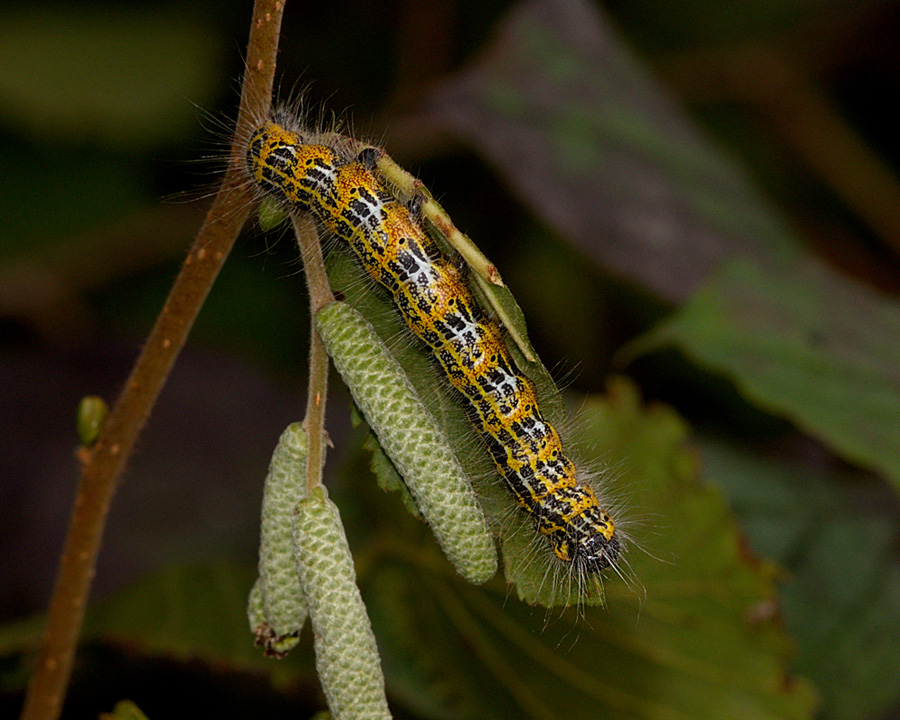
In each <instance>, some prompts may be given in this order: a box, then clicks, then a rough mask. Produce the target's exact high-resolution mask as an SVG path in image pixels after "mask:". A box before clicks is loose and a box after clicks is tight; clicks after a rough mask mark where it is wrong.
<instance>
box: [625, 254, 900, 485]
mask: <svg viewBox="0 0 900 720" xmlns="http://www.w3.org/2000/svg"><path fill="white" fill-rule="evenodd" d="M898 338H900V304H898V303H897V302H896V301H893V300H890V299H888V298H886V297H880V296H877V295H876V294H875V293H873V292H872V291H871V290H869V289H867V288H865V287H863V286H862V285H859V284H857V283H854V282H852V281H850V280H847V279H846V278H843V277H841V276H839V275H838V274H836V273H835V272H834V271H832V270H831V269H830V268H828V267H826V266H824V265H821V264H819V263H818V262H816V261H814V260H812V259H809V258H806V259H800V260H796V261H794V262H788V261H783V262H781V263H779V264H777V265H772V266H768V267H766V268H762V267H759V266H756V265H753V264H750V263H747V262H736V263H734V264H732V265H731V266H729V267H727V268H726V269H725V270H724V271H723V272H722V273H721V274H719V275H718V276H717V277H716V278H714V279H713V280H712V281H711V282H710V283H709V284H708V285H707V286H705V287H704V288H703V289H702V290H700V291H699V292H698V293H697V294H696V295H695V296H694V297H693V298H692V299H691V301H690V302H689V303H687V304H686V305H685V306H684V307H683V308H681V309H680V310H679V311H678V312H677V313H676V314H675V315H674V316H673V317H671V318H670V319H669V320H667V321H666V322H665V323H663V324H662V325H661V326H659V327H657V328H656V329H655V330H653V331H651V332H650V333H649V334H647V335H645V336H644V337H643V338H641V339H639V340H638V341H637V342H636V343H635V344H634V345H633V346H632V347H631V349H630V354H631V355H634V354H639V353H644V352H648V351H651V350H656V349H658V348H661V347H664V346H672V347H675V348H677V349H678V350H680V351H681V352H683V353H684V354H685V355H686V356H687V357H688V358H690V359H691V360H693V361H694V362H696V363H697V364H699V365H702V366H703V367H705V368H707V369H709V370H712V371H714V372H717V373H721V374H724V375H725V376H727V377H728V378H729V379H731V380H732V381H733V382H734V383H735V384H736V385H737V387H738V389H739V390H740V391H741V392H742V393H743V394H744V395H745V396H746V397H747V398H748V399H749V400H750V401H751V402H753V403H754V404H756V405H758V406H759V407H761V408H763V409H765V410H767V411H769V412H771V413H773V414H776V415H780V416H783V417H786V418H788V419H790V420H791V421H792V422H794V423H795V424H796V425H797V426H798V427H799V428H800V429H802V430H803V431H804V432H806V433H808V434H810V435H812V436H813V437H815V438H817V439H819V440H820V441H822V442H823V443H825V444H826V445H828V446H829V447H830V448H832V449H833V450H834V451H835V452H837V453H839V454H841V455H843V456H844V457H845V458H847V459H848V460H850V461H851V462H854V463H856V464H858V465H860V466H861V467H865V468H869V469H872V470H875V471H877V472H881V473H884V474H885V475H886V476H887V477H888V478H889V479H890V480H891V481H892V482H893V483H894V485H895V487H897V488H898V489H900V371H898V368H900V341H898Z"/></svg>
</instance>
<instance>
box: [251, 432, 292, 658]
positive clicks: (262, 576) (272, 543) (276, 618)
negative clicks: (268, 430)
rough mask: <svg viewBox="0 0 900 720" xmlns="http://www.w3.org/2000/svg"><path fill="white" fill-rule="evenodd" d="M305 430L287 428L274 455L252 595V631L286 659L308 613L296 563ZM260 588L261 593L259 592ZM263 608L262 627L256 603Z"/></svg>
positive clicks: (270, 651)
mask: <svg viewBox="0 0 900 720" xmlns="http://www.w3.org/2000/svg"><path fill="white" fill-rule="evenodd" d="M306 454H307V437H306V431H305V430H304V429H303V426H302V425H301V424H300V423H293V424H291V425H289V426H288V427H287V429H286V430H285V431H284V432H283V433H282V435H281V437H280V438H279V440H278V445H277V446H276V448H275V451H274V452H273V453H272V461H271V463H270V465H269V474H268V475H267V476H266V484H265V489H264V491H263V503H262V518H261V523H260V539H259V580H258V581H257V584H256V585H255V586H254V591H255V592H256V593H257V596H254V592H251V595H250V605H249V608H248V615H249V617H250V619H251V629H252V630H253V632H254V633H256V636H257V644H259V645H261V646H262V647H263V648H264V650H265V652H266V654H267V655H273V656H275V657H283V656H284V655H285V654H287V652H288V651H289V650H290V649H291V648H292V647H294V646H295V645H296V644H297V643H298V642H299V635H300V630H301V629H302V627H303V624H304V623H305V622H306V617H307V610H306V603H305V602H304V599H303V592H302V590H301V588H300V578H299V577H298V576H297V568H296V564H295V562H294V550H293V540H292V524H293V514H294V507H295V506H296V505H297V503H298V502H299V501H300V500H301V499H303V498H304V497H306ZM257 588H258V590H257ZM260 602H261V603H262V608H261V609H262V621H263V622H262V623H261V624H260V623H259V622H257V623H254V618H256V619H257V620H258V619H259V615H260V613H259V611H258V610H256V609H254V603H260Z"/></svg>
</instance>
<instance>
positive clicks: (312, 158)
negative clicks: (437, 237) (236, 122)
mask: <svg viewBox="0 0 900 720" xmlns="http://www.w3.org/2000/svg"><path fill="white" fill-rule="evenodd" d="M335 137H339V136H334V135H333V134H328V135H320V136H315V135H308V134H306V133H303V132H296V131H294V130H292V129H289V128H288V127H286V126H285V124H283V123H281V122H276V121H268V122H265V123H262V124H261V125H260V127H258V129H257V130H256V131H255V132H254V133H253V134H252V136H251V138H250V140H249V143H248V144H247V154H246V162H247V168H248V171H249V173H250V176H251V177H252V179H253V181H254V182H255V183H256V184H257V185H258V187H259V188H260V189H261V190H262V191H264V192H265V193H268V194H270V195H272V196H273V197H275V198H277V199H278V200H280V201H281V202H282V203H284V204H285V205H286V206H288V207H289V208H291V209H293V210H300V211H305V212H309V213H311V214H312V215H313V216H314V217H315V218H316V219H317V220H318V221H319V222H320V223H321V224H322V225H323V226H324V227H326V228H327V229H328V230H329V231H330V232H331V233H333V234H334V235H335V236H336V237H337V238H339V239H340V240H342V241H344V242H346V244H347V245H348V246H349V248H350V250H351V251H352V253H353V254H354V255H355V256H356V258H357V260H358V261H359V262H360V263H361V265H362V266H363V268H364V269H365V270H366V272H367V273H368V274H369V275H370V276H371V277H372V278H373V279H374V280H375V281H376V282H378V283H379V284H380V285H381V286H383V287H384V288H385V289H386V290H387V291H388V292H389V293H390V295H391V297H392V298H393V301H394V304H395V306H396V308H397V310H398V311H399V314H400V316H401V317H402V319H403V321H404V323H405V324H406V326H407V327H408V328H409V330H410V331H411V332H412V333H413V335H415V336H416V337H417V338H418V339H419V340H420V341H422V342H423V343H424V344H425V345H426V346H427V347H428V348H430V350H431V353H432V355H433V357H434V359H435V360H436V362H437V365H439V366H440V368H441V369H442V371H443V373H444V375H445V377H446V379H447V380H448V381H449V383H450V384H451V386H452V387H453V388H455V390H456V391H458V394H459V395H460V396H461V397H462V398H463V402H464V405H465V406H466V409H467V413H468V415H469V417H470V419H471V421H472V423H473V425H474V426H475V428H476V430H477V431H478V434H479V435H480V436H481V437H482V438H483V440H484V442H485V444H486V445H487V447H488V450H489V451H490V454H491V456H492V458H493V461H494V464H495V465H496V468H497V470H498V472H499V474H500V475H501V477H502V478H503V479H504V481H505V484H506V486H507V488H508V489H509V491H510V493H511V494H512V496H513V497H514V498H515V501H516V503H517V505H518V506H519V507H520V508H521V509H522V510H523V511H525V512H526V513H528V515H529V516H530V517H531V518H532V521H533V523H534V526H535V527H536V529H537V530H538V532H539V533H540V534H541V535H543V536H544V537H546V539H547V540H548V541H549V543H550V546H551V547H552V549H553V552H554V554H555V556H556V557H557V558H558V559H559V560H560V561H561V562H562V563H564V564H565V565H566V566H567V567H569V568H571V570H572V571H573V572H574V573H575V574H576V576H577V577H586V576H588V575H591V574H596V573H598V572H600V571H601V570H603V569H605V568H607V567H610V566H611V565H614V564H615V563H616V560H617V558H618V555H619V550H620V543H619V538H618V536H617V534H616V531H615V523H614V521H613V519H612V518H611V517H610V515H609V513H608V512H607V511H606V509H605V508H604V507H602V506H601V504H600V502H599V501H598V499H597V496H596V494H595V493H594V490H593V489H592V487H591V485H590V484H588V483H587V482H585V481H583V480H580V479H579V477H578V473H577V471H576V468H575V465H574V463H573V462H572V461H571V460H570V459H569V457H568V456H567V454H566V453H565V452H564V450H563V445H562V441H561V439H560V435H559V433H558V431H557V430H556V428H555V427H553V425H551V424H550V423H549V422H548V421H547V420H546V419H545V417H544V415H543V414H542V412H541V409H540V407H539V406H538V399H537V394H536V391H535V387H534V384H533V383H532V381H531V380H530V379H529V378H528V377H526V376H525V374H524V373H523V372H522V371H521V370H520V369H519V368H518V366H517V364H516V362H515V360H514V359H513V357H512V355H511V353H510V351H509V350H508V348H507V347H506V344H505V342H504V338H503V331H502V329H501V327H500V326H499V324H498V323H497V322H496V321H495V320H493V319H492V318H491V317H490V316H488V315H487V314H486V313H485V312H484V311H483V310H482V308H481V307H480V305H479V304H478V302H477V301H476V300H475V298H474V296H473V294H472V291H471V290H470V289H469V287H468V285H467V283H466V279H465V276H464V272H463V270H461V269H460V268H459V267H458V266H457V265H456V264H455V263H454V261H453V260H452V259H451V258H449V257H448V256H446V255H445V254H444V253H443V252H442V251H441V249H440V248H439V246H438V245H437V243H436V242H435V241H434V240H433V239H432V238H431V237H430V236H429V235H428V234H427V232H426V231H425V229H424V228H423V226H422V223H421V222H420V221H419V218H418V217H417V213H416V212H415V208H414V206H410V207H408V206H407V205H406V204H404V203H402V202H400V201H399V200H398V199H397V198H396V197H395V196H394V195H392V194H391V192H390V189H389V188H388V187H387V186H386V184H385V183H384V181H383V180H382V179H381V178H380V176H379V175H378V174H377V170H376V168H375V164H374V162H373V158H372V154H371V152H368V151H364V152H362V153H358V154H354V153H353V152H351V151H349V150H348V149H347V148H348V147H349V145H348V144H341V143H340V142H339V141H337V140H336V139H335Z"/></svg>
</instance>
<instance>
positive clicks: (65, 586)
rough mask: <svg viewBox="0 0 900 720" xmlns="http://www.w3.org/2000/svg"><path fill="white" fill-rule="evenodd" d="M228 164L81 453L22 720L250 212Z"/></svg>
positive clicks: (61, 689) (74, 637)
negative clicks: (99, 428) (157, 406)
mask: <svg viewBox="0 0 900 720" xmlns="http://www.w3.org/2000/svg"><path fill="white" fill-rule="evenodd" d="M283 6H284V0H257V2H256V4H255V6H254V9H253V21H252V25H251V28H250V39H249V44H248V47H247V71H246V74H245V76H244V83H243V87H242V91H241V106H240V110H239V113H238V125H237V129H236V137H237V138H240V137H246V136H247V134H248V130H249V129H250V128H249V124H250V123H251V122H252V119H253V118H254V117H261V116H262V115H264V114H265V112H266V111H267V110H268V106H269V104H270V102H271V96H272V84H273V78H274V75H275V57H276V54H277V49H278V37H279V34H280V30H281V14H282V9H283ZM238 162H239V153H238V152H237V151H236V149H234V148H233V149H232V153H231V163H230V165H229V168H228V171H227V173H226V175H225V178H224V179H223V181H222V186H221V188H220V189H219V192H218V193H217V194H216V198H215V201H214V202H213V205H212V208H211V209H210V211H209V214H208V215H207V216H206V220H205V221H204V223H203V226H202V227H201V228H200V231H199V233H198V234H197V238H196V239H195V240H194V244H193V247H192V248H191V250H190V253H189V254H188V256H187V258H186V259H185V261H184V265H183V267H182V269H181V272H180V273H179V275H178V278H177V279H176V281H175V284H174V286H173V287H172V290H171V292H170V293H169V297H168V299H167V300H166V304H165V306H164V307H163V309H162V312H161V313H160V315H159V317H158V318H157V321H156V324H155V325H154V327H153V330H152V331H151V332H150V336H149V338H148V339H147V343H146V345H145V346H144V349H143V352H142V353H141V356H140V358H139V359H138V361H137V363H136V364H135V366H134V369H133V370H132V373H131V377H130V378H129V379H128V382H127V384H126V385H125V388H124V389H123V390H122V393H121V395H120V396H119V399H118V401H117V402H116V405H115V407H114V408H113V411H112V413H111V414H110V416H109V419H108V420H107V423H106V425H105V427H104V430H103V433H102V435H101V436H100V438H99V440H98V441H97V443H96V445H94V447H93V448H92V449H91V451H90V452H88V453H83V455H84V457H85V459H84V463H83V465H82V469H81V477H80V479H79V485H78V494H77V495H76V497H75V504H74V509H73V511H72V518H71V520H70V524H69V531H68V535H67V537H66V543H65V548H64V550H63V554H62V558H61V560H60V567H59V571H58V574H57V578H56V586H55V588H54V591H53V598H52V600H51V602H50V609H49V611H48V616H47V627H46V629H45V632H44V638H43V642H42V645H41V650H40V654H39V655H38V662H37V666H36V668H35V672H34V675H33V676H32V678H31V682H30V683H29V686H28V692H27V694H26V697H25V704H24V706H23V709H22V715H21V718H22V720H56V718H58V717H59V715H60V712H61V709H62V704H63V700H64V698H65V693H66V688H67V686H68V683H69V678H70V676H71V672H72V663H73V659H74V655H75V648H76V645H77V643H78V635H79V632H80V630H81V624H82V620H83V618H84V609H85V606H86V604H87V598H88V594H89V592H90V587H91V581H92V580H93V577H94V573H95V564H96V559H97V553H98V551H99V548H100V541H101V539H102V536H103V530H104V527H105V525H106V517H107V514H108V511H109V506H110V503H111V501H112V496H113V493H114V492H115V488H116V485H117V482H118V479H119V476H120V475H121V473H122V470H123V469H124V467H125V464H126V462H127V461H128V458H129V457H130V456H131V453H132V450H133V449H134V443H135V441H136V439H137V437H138V434H139V433H140V431H141V429H142V428H143V426H144V423H145V421H146V419H147V417H148V416H149V414H150V410H151V408H152V407H153V404H154V403H155V402H156V398H157V397H158V395H159V393H160V390H161V389H162V386H163V384H164V383H165V381H166V378H167V377H168V375H169V372H170V371H171V369H172V365H173V364H174V362H175V358H176V357H177V356H178V353H179V351H180V350H181V348H182V347H183V345H184V342H185V339H186V338H187V334H188V332H189V330H190V328H191V326H192V325H193V322H194V319H195V318H196V316H197V313H198V312H199V310H200V307H201V306H202V305H203V301H204V300H205V299H206V296H207V294H208V293H209V290H210V288H211V286H212V283H213V281H214V280H215V278H216V276H217V275H218V273H219V270H220V269H221V267H222V264H223V263H224V262H225V258H226V256H227V255H228V253H229V251H230V250H231V247H232V245H233V244H234V241H235V239H236V238H237V235H238V233H239V232H240V230H241V227H242V226H243V224H244V221H245V220H246V218H247V216H248V215H249V213H250V209H251V207H252V205H253V197H252V194H251V191H250V189H249V188H248V187H247V186H246V184H245V183H244V182H243V181H242V179H241V174H240V168H239V166H238V164H237V163H238Z"/></svg>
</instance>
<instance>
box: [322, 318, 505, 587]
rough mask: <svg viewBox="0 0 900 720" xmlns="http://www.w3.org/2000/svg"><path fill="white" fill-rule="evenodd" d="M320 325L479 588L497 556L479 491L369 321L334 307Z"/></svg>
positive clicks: (426, 510) (447, 544) (393, 455)
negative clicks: (473, 485) (472, 484)
mask: <svg viewBox="0 0 900 720" xmlns="http://www.w3.org/2000/svg"><path fill="white" fill-rule="evenodd" d="M316 322H317V325H318V329H319V334H320V335H321V337H322V340H323V342H324V343H325V347H326V348H327V349H328V354H329V355H331V357H332V359H333V360H334V365H335V367H336V368H337V370H338V372H339V373H340V375H341V377H342V378H343V380H344V382H345V383H346V385H347V387H348V388H349V389H350V393H351V394H352V395H353V399H354V401H355V402H356V404H357V406H358V407H359V409H360V411H361V412H362V414H363V415H364V416H365V418H366V422H368V423H369V427H371V428H372V431H373V432H374V433H375V435H376V436H377V437H378V442H379V443H380V444H381V447H382V448H383V449H384V451H385V453H387V455H388V457H390V459H391V461H392V462H393V463H394V465H395V467H396V468H397V470H398V472H399V473H400V475H401V476H402V477H403V479H404V482H405V483H406V485H407V487H408V488H409V490H410V493H411V494H412V496H413V499H414V500H415V502H416V506H417V507H418V508H419V510H420V512H421V513H422V516H423V518H424V519H425V521H426V522H427V523H428V524H429V525H430V526H431V529H432V531H433V532H434V534H435V537H436V538H437V540H438V543H439V544H440V546H441V548H442V549H443V551H444V553H445V554H446V555H447V557H448V558H449V559H450V561H451V562H452V563H453V565H454V567H455V568H456V570H457V572H459V574H460V575H462V576H463V577H464V578H466V579H467V580H469V581H470V582H473V583H482V582H484V581H486V580H487V579H489V578H490V577H492V576H493V575H494V573H495V572H496V571H497V552H496V548H495V546H494V540H493V537H492V536H491V533H490V531H489V530H488V527H487V523H486V521H485V519H484V513H483V512H482V510H481V506H480V505H479V503H478V499H477V497H476V496H475V492H474V490H473V489H472V486H471V484H470V482H469V480H468V478H467V477H466V474H465V471H464V470H463V469H462V467H460V464H459V461H458V460H457V458H456V456H455V455H454V453H453V450H452V449H451V447H450V445H449V443H448V441H447V439H446V437H445V436H444V433H443V431H442V430H441V429H440V428H439V426H438V425H437V423H436V422H435V420H434V418H433V417H432V416H431V414H430V413H429V412H428V410H427V409H426V407H425V406H424V404H423V403H422V401H421V399H420V398H419V396H418V395H417V393H416V391H415V390H414V389H413V387H412V385H411V384H410V382H409V380H408V379H407V377H406V374H405V373H404V371H403V368H402V367H401V366H400V364H399V363H398V362H397V360H396V359H395V358H394V356H393V355H391V353H390V351H389V350H388V349H387V348H386V347H385V345H384V343H383V342H382V341H381V339H380V338H379V337H378V334H377V333H376V332H375V330H374V329H373V328H372V326H371V325H370V324H369V322H368V321H367V320H366V319H365V318H364V317H363V316H362V315H361V314H360V313H359V312H358V311H357V310H355V309H354V308H352V307H351V306H350V305H348V304H346V303H343V302H333V303H330V304H329V305H326V306H325V307H324V308H322V309H321V310H320V311H319V312H318V314H317V316H316Z"/></svg>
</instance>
